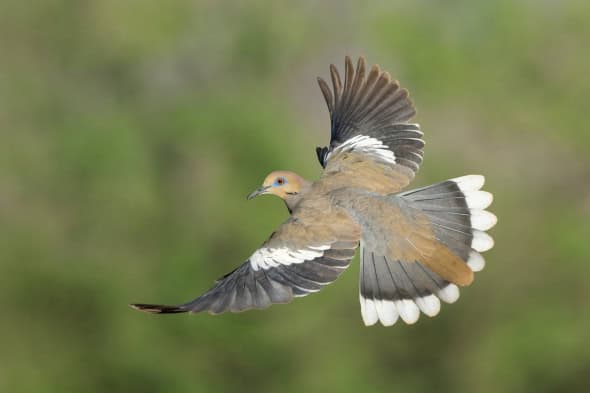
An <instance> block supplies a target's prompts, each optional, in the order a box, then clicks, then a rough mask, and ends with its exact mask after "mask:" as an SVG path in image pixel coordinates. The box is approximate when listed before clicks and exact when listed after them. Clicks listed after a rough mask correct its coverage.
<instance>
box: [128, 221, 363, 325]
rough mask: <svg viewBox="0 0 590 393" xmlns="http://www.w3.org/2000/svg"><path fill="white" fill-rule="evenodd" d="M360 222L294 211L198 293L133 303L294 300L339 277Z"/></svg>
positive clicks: (230, 306)
mask: <svg viewBox="0 0 590 393" xmlns="http://www.w3.org/2000/svg"><path fill="white" fill-rule="evenodd" d="M359 238H360V232H359V228H358V226H356V225H355V224H353V223H352V221H351V222H346V220H338V219H336V220H334V219H332V220H331V221H328V223H327V224H326V223H322V220H313V222H312V223H310V222H306V221H305V220H304V219H303V218H302V217H296V216H292V217H291V218H289V219H288V220H287V221H286V222H285V223H283V224H282V225H281V226H280V227H279V229H278V230H277V231H276V232H274V233H273V234H272V235H271V237H270V238H269V239H268V240H267V241H266V242H265V243H264V244H263V245H262V247H260V248H259V249H258V250H256V252H254V253H253V254H252V255H251V256H250V258H248V260H246V262H244V263H243V264H242V265H240V266H239V267H238V268H237V269H235V270H234V271H232V272H231V273H228V274H226V275H225V276H223V277H222V278H220V279H219V280H217V282H216V283H215V285H214V286H213V287H212V288H211V289H210V290H209V291H207V292H205V293H204V294H203V295H201V296H199V297H198V298H196V299H194V300H192V301H190V302H187V303H184V304H180V305H176V306H165V305H151V304H133V305H131V306H132V307H134V308H136V309H138V310H142V311H147V312H152V313H179V312H195V313H196V312H201V311H209V312H210V313H212V314H219V313H222V312H225V311H232V312H239V311H245V310H248V309H252V308H258V309H260V308H266V307H268V306H270V305H271V304H273V303H288V302H290V301H291V300H292V299H293V297H299V296H306V295H308V294H310V293H312V292H317V291H319V290H320V289H321V288H322V287H323V286H325V285H327V284H329V283H331V282H332V281H334V280H336V278H338V276H339V275H340V273H342V272H343V271H344V270H345V269H346V268H347V267H348V266H349V265H350V261H351V260H352V258H353V256H354V254H355V250H356V248H357V246H358V243H359Z"/></svg>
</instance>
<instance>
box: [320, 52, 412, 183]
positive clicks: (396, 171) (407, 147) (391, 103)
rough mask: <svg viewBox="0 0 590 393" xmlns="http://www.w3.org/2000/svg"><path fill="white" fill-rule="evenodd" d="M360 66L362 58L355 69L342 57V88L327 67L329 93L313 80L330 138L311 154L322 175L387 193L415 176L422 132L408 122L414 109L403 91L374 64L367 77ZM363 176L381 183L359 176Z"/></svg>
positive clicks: (326, 88)
mask: <svg viewBox="0 0 590 393" xmlns="http://www.w3.org/2000/svg"><path fill="white" fill-rule="evenodd" d="M365 68H366V63H365V59H364V58H362V57H361V58H359V60H358V64H357V67H356V71H355V70H354V69H353V65H352V61H351V60H350V58H349V57H348V56H347V57H346V61H345V78H344V86H342V82H341V79H340V75H339V74H338V71H337V70H336V67H335V66H334V65H331V66H330V74H331V77H332V85H333V92H332V91H331V90H330V87H328V84H327V83H326V82H325V81H324V80H323V79H321V78H318V83H319V85H320V89H321V90H322V93H323V95H324V98H325V99H326V104H327V105H328V110H329V111H330V118H331V138H330V146H328V147H323V148H320V147H318V148H317V149H316V152H317V155H318V159H319V161H320V164H321V165H322V167H324V168H325V175H338V176H339V177H340V179H339V181H341V182H342V184H343V185H356V186H361V187H363V188H366V189H369V190H372V191H376V192H387V193H391V192H395V191H399V190H400V189H401V188H403V187H405V186H406V185H407V184H408V183H409V182H410V181H411V180H412V179H413V178H414V175H415V173H416V171H417V170H418V168H419V166H420V164H421V163H422V156H423V150H422V149H423V148H424V141H423V140H422V135H423V133H422V132H421V131H420V128H419V125H418V124H411V123H408V122H407V121H408V120H409V119H410V118H412V116H414V114H415V113H416V111H415V109H414V105H413V104H412V101H411V100H410V98H409V94H408V91H407V90H406V89H403V88H400V85H399V82H397V81H392V80H391V77H390V76H389V74H388V73H387V72H381V71H380V69H379V66H377V65H374V66H373V67H371V69H370V71H369V74H368V75H367V76H366V77H365ZM367 176H368V177H370V178H375V179H373V180H377V181H378V183H383V181H384V182H385V185H384V184H376V183H375V182H371V181H366V180H363V179H366V178H367ZM357 183H358V184H357ZM375 187H377V188H375Z"/></svg>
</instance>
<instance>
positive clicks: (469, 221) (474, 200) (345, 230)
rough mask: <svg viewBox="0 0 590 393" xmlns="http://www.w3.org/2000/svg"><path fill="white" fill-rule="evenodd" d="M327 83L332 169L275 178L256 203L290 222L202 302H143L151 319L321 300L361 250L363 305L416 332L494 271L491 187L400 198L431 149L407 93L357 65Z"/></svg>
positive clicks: (479, 179)
mask: <svg viewBox="0 0 590 393" xmlns="http://www.w3.org/2000/svg"><path fill="white" fill-rule="evenodd" d="M330 76H331V82H332V88H330V87H329V85H328V83H327V82H326V81H324V80H323V79H321V78H318V83H319V86H320V89H321V91H322V94H323V96H324V98H325V100H326V104H327V106H328V111H329V112H330V118H331V132H330V144H329V146H327V147H321V148H320V147H318V148H317V149H316V152H317V157H318V159H319V162H320V164H321V166H322V168H323V172H322V175H321V176H320V178H319V179H318V180H315V181H310V180H306V179H304V178H302V177H301V176H299V175H297V174H295V173H293V172H290V171H275V172H272V173H270V174H269V175H268V176H267V177H266V178H265V179H264V182H263V183H262V186H261V187H259V188H258V189H257V190H255V191H254V192H252V193H251V194H250V195H249V196H248V199H252V198H254V197H257V196H259V195H266V194H269V195H275V196H277V197H279V198H281V199H282V200H283V201H284V202H285V204H286V206H287V209H288V210H289V213H290V216H289V218H288V219H287V220H286V221H285V222H284V223H282V224H281V225H280V226H279V227H278V229H277V230H276V231H275V232H274V233H273V234H272V235H271V236H270V237H269V238H268V240H267V241H266V242H264V244H263V245H262V246H261V247H260V248H259V249H257V250H256V251H255V252H254V253H253V254H252V255H251V256H250V257H249V258H248V259H247V260H246V261H245V262H244V263H243V264H242V265H240V266H239V267H238V268H236V269H235V270H234V271H232V272H231V273H228V274H226V275H225V276H223V277H221V278H220V279H218V280H217V281H216V283H215V285H214V286H213V287H212V288H211V289H209V290H208V291H207V292H205V293H204V294H203V295H201V296H199V297H197V298H196V299H194V300H192V301H189V302H186V303H182V304H179V305H175V306H166V305H155V304H132V305H131V306H132V307H133V308H135V309H137V310H141V311H146V312H150V313H162V314H166V313H183V312H193V313H198V312H201V311H208V312H209V313H211V314H219V313H223V312H226V311H231V312H240V311H245V310H248V309H262V308H266V307H268V306H270V305H271V304H274V303H288V302H290V301H291V300H292V299H293V298H295V297H302V296H307V295H309V294H310V293H314V292H318V291H320V290H321V289H322V288H323V287H324V286H326V285H328V284H330V283H331V282H333V281H334V280H336V279H337V278H338V276H340V274H341V273H342V272H343V271H344V270H346V268H347V267H348V266H349V265H350V262H351V260H352V258H353V257H354V255H355V253H356V250H357V248H360V264H361V266H360V293H359V297H360V304H361V316H362V320H363V322H364V324H365V325H367V326H370V325H374V324H376V323H377V322H380V323H381V324H382V325H384V326H391V325H393V324H394V323H395V322H396V321H397V320H398V319H400V318H401V319H402V320H403V321H404V322H406V323H408V324H412V323H415V322H416V321H417V320H418V318H419V316H420V313H421V312H422V313H423V314H425V315H427V316H429V317H433V316H435V315H437V314H438V313H439V311H440V307H441V301H443V302H445V303H453V302H455V301H456V300H457V299H458V298H459V287H460V286H466V285H469V284H471V282H472V281H473V275H474V272H477V271H480V270H481V269H483V267H484V264H485V263H484V259H483V257H482V255H481V253H482V252H484V251H487V250H489V249H490V248H492V247H493V245H494V242H493V240H492V238H491V237H490V236H489V235H488V234H487V233H486V232H485V231H487V230H488V229H490V228H491V227H493V226H494V225H495V224H496V221H497V219H496V216H494V215H493V214H492V213H490V212H488V211H486V210H485V209H486V208H487V207H488V206H489V205H490V204H491V203H492V194H490V193H488V192H485V191H481V187H482V186H483V184H484V177H483V176H481V175H468V176H462V177H457V178H454V179H451V180H446V181H443V182H440V183H437V184H434V185H431V186H427V187H423V188H419V189H415V190H410V191H405V192H401V190H402V189H403V188H405V187H406V186H407V185H408V184H409V183H410V182H411V181H412V180H413V179H414V176H415V174H416V172H417V170H418V168H419V166H420V164H421V163H422V156H423V148H424V141H423V140H422V136H423V133H422V131H420V126H419V125H418V124H415V123H411V122H410V119H411V118H412V117H413V116H414V115H415V113H416V111H415V109H414V105H413V103H412V101H411V100H410V98H409V95H408V91H407V90H406V89H404V88H401V87H400V85H399V82H398V81H395V80H392V79H391V77H390V75H389V74H388V73H387V72H383V71H381V70H380V68H379V66H377V65H374V66H372V67H371V68H370V69H368V70H367V65H366V62H365V59H364V58H363V57H361V58H360V59H359V60H358V62H357V65H356V68H355V67H354V65H353V63H352V61H351V59H350V58H349V57H346V59H345V69H344V82H342V79H341V77H340V74H339V73H338V71H337V69H336V67H335V66H334V65H331V66H330Z"/></svg>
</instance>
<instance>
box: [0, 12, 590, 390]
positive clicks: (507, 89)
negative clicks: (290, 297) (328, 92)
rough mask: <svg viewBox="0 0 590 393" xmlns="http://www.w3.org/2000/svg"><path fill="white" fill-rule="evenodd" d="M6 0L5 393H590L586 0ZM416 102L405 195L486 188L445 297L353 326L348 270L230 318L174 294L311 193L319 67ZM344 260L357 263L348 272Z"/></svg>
mask: <svg viewBox="0 0 590 393" xmlns="http://www.w3.org/2000/svg"><path fill="white" fill-rule="evenodd" d="M392 3H394V2H389V1H380V2H376V3H374V4H371V5H367V4H364V2H348V1H345V2H338V1H327V2H322V3H318V2H314V1H301V2H297V3H296V2H289V3H287V2H284V3H283V4H282V5H279V4H278V3H275V2H268V3H261V2H260V3H257V2H251V3H245V2H241V1H235V2H216V1H137V0H128V1H115V0H101V1H84V0H76V1H74V0H72V1H59V0H45V1H37V2H34V1H31V2H28V1H17V0H3V1H2V2H0V53H1V55H0V133H1V142H0V267H1V273H0V277H1V278H0V282H1V284H0V304H1V305H2V313H1V314H0V344H1V351H0V391H2V392H36V393H39V392H167V393H176V392H237V391H239V392H285V393H288V392H297V393H299V392H306V391H321V392H326V391H338V392H384V391H388V392H410V393H412V392H453V393H461V392H490V393H497V392H564V391H567V392H587V391H590V344H589V342H590V307H589V306H588V299H589V297H590V286H589V284H588V281H589V279H590V263H589V258H590V131H589V129H588V120H590V116H589V107H588V98H589V97H590V77H589V70H590V50H588V46H589V42H590V29H589V27H588V26H589V25H590V7H588V4H587V2H585V1H579V2H557V1H522V2H513V1H490V2H483V1H482V2H467V1H464V2H427V1H415V2H402V3H398V2H395V4H392ZM346 54H349V55H351V56H353V57H356V56H358V55H361V54H362V55H365V56H366V57H367V60H368V62H370V63H379V64H381V66H382V67H383V68H384V69H386V70H388V71H390V73H391V74H392V75H393V76H394V77H395V78H397V79H399V80H401V81H402V84H403V85H404V86H405V87H407V88H408V89H410V91H411V92H412V96H413V98H414V101H415V102H416V104H417V107H418V111H419V113H418V116H417V118H416V120H417V121H418V122H420V123H421V125H422V128H423V130H424V131H425V139H426V141H427V148H426V156H425V161H424V164H423V166H422V169H421V172H420V173H419V176H418V178H417V181H416V182H415V183H414V186H418V185H424V184H428V183H432V182H436V181H439V180H443V179H447V178H451V177H456V176H459V175H463V174H468V173H482V174H485V175H486V176H487V185H486V189H487V190H489V191H492V192H493V193H494V194H495V203H494V205H493V206H492V209H491V210H492V211H494V212H495V213H496V214H497V215H498V217H499V220H500V221H499V224H498V226H497V227H496V228H495V229H494V230H493V231H492V234H493V236H494V237H495V240H496V247H495V248H494V249H493V250H492V251H490V252H489V253H487V254H486V260H487V262H488V263H487V267H486V269H485V270H484V271H483V272H482V273H479V274H477V277H476V281H475V283H474V285H473V286H472V287H470V288H466V289H464V290H462V297H461V299H460V301H459V302H458V303H456V304H455V305H452V306H449V305H445V306H443V310H442V311H441V314H440V315H439V316H438V317H436V318H433V319H430V318H427V317H424V316H422V317H421V319H420V321H419V322H418V323H417V324H416V325H414V326H406V325H404V324H403V323H401V322H399V323H398V324H396V325H395V326H394V327H393V328H383V327H373V328H365V327H364V326H363V325H362V322H361V318H360V309H359V304H358V294H357V280H358V263H353V266H352V267H351V268H350V269H349V271H347V272H346V273H345V274H343V276H342V277H341V279H339V281H338V282H337V283H335V284H334V285H331V286H329V287H327V288H326V289H325V290H324V291H323V292H322V293H321V294H320V295H315V296H309V297H306V298H303V299H299V300H297V301H295V302H293V303H291V304H289V305H282V306H274V307H271V308H269V309H267V310H265V311H264V312H256V311H252V312H248V313H243V314H237V315H230V314H227V315H222V316H216V317H213V316H210V315H206V314H205V315H175V316H152V315H146V314H142V313H138V312H135V311H133V310H131V309H130V308H128V307H127V303H130V302H165V303H174V302H180V301H185V300H189V299H191V298H193V297H195V296H196V295H198V294H200V293H201V292H202V291H204V290H205V289H207V288H209V286H210V285H211V284H212V282H213V280H214V279H216V278H218V277H219V276H221V275H222V274H224V273H226V272H228V271H230V270H232V269H233V268H234V267H235V266H237V265H238V264H239V263H241V262H242V261H243V260H244V259H245V258H246V257H247V256H248V255H250V253H251V252H252V251H253V250H254V249H255V248H256V247H257V246H258V245H259V244H261V242H262V241H263V240H264V239H266V237H267V236H268V235H269V234H270V233H271V231H272V230H273V229H274V228H275V227H276V226H277V225H278V224H279V223H280V222H281V221H282V220H283V219H285V217H286V215H287V212H286V210H285V209H284V207H283V205H282V203H281V202H280V201H279V200H277V199H272V198H260V199H257V200H255V201H251V202H246V200H245V195H246V194H247V193H248V192H250V191H251V190H253V189H254V188H255V187H257V186H258V185H259V184H260V183H261V181H262V180H263V178H264V176H265V175H266V174H267V173H268V172H270V171H271V170H274V169H292V170H295V171H297V172H299V173H301V174H302V175H304V176H306V177H309V178H317V177H318V176H319V174H320V167H319V165H318V163H317V161H316V157H315V152H314V147H315V146H316V145H324V144H326V143H327V141H328V132H329V131H328V128H329V120H328V114H327V110H326V108H325V104H324V102H323V98H322V97H321V94H320V91H319V89H318V88H317V86H316V81H315V78H316V76H318V75H321V76H324V77H326V76H327V75H328V64H329V63H335V64H337V65H338V66H339V67H340V68H342V66H343V58H344V55H346ZM355 261H356V260H355Z"/></svg>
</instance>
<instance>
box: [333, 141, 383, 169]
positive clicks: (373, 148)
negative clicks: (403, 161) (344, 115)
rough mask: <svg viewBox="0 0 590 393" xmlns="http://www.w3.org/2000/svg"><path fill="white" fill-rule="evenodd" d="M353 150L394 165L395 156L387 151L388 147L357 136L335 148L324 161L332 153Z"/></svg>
mask: <svg viewBox="0 0 590 393" xmlns="http://www.w3.org/2000/svg"><path fill="white" fill-rule="evenodd" d="M353 150H356V151H360V152H362V153H365V154H367V155H373V156H376V157H377V158H380V159H381V160H383V161H385V162H388V163H390V164H395V154H393V152H392V151H391V150H389V147H388V146H387V145H384V144H383V142H381V141H380V140H379V139H376V138H372V137H370V136H366V135H357V136H355V137H354V138H350V139H349V140H347V141H346V142H344V143H343V144H341V145H340V146H338V147H336V148H335V149H334V151H332V152H330V153H329V154H328V156H327V157H326V161H328V160H329V159H330V156H331V155H332V154H334V153H339V152H342V151H353Z"/></svg>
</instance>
